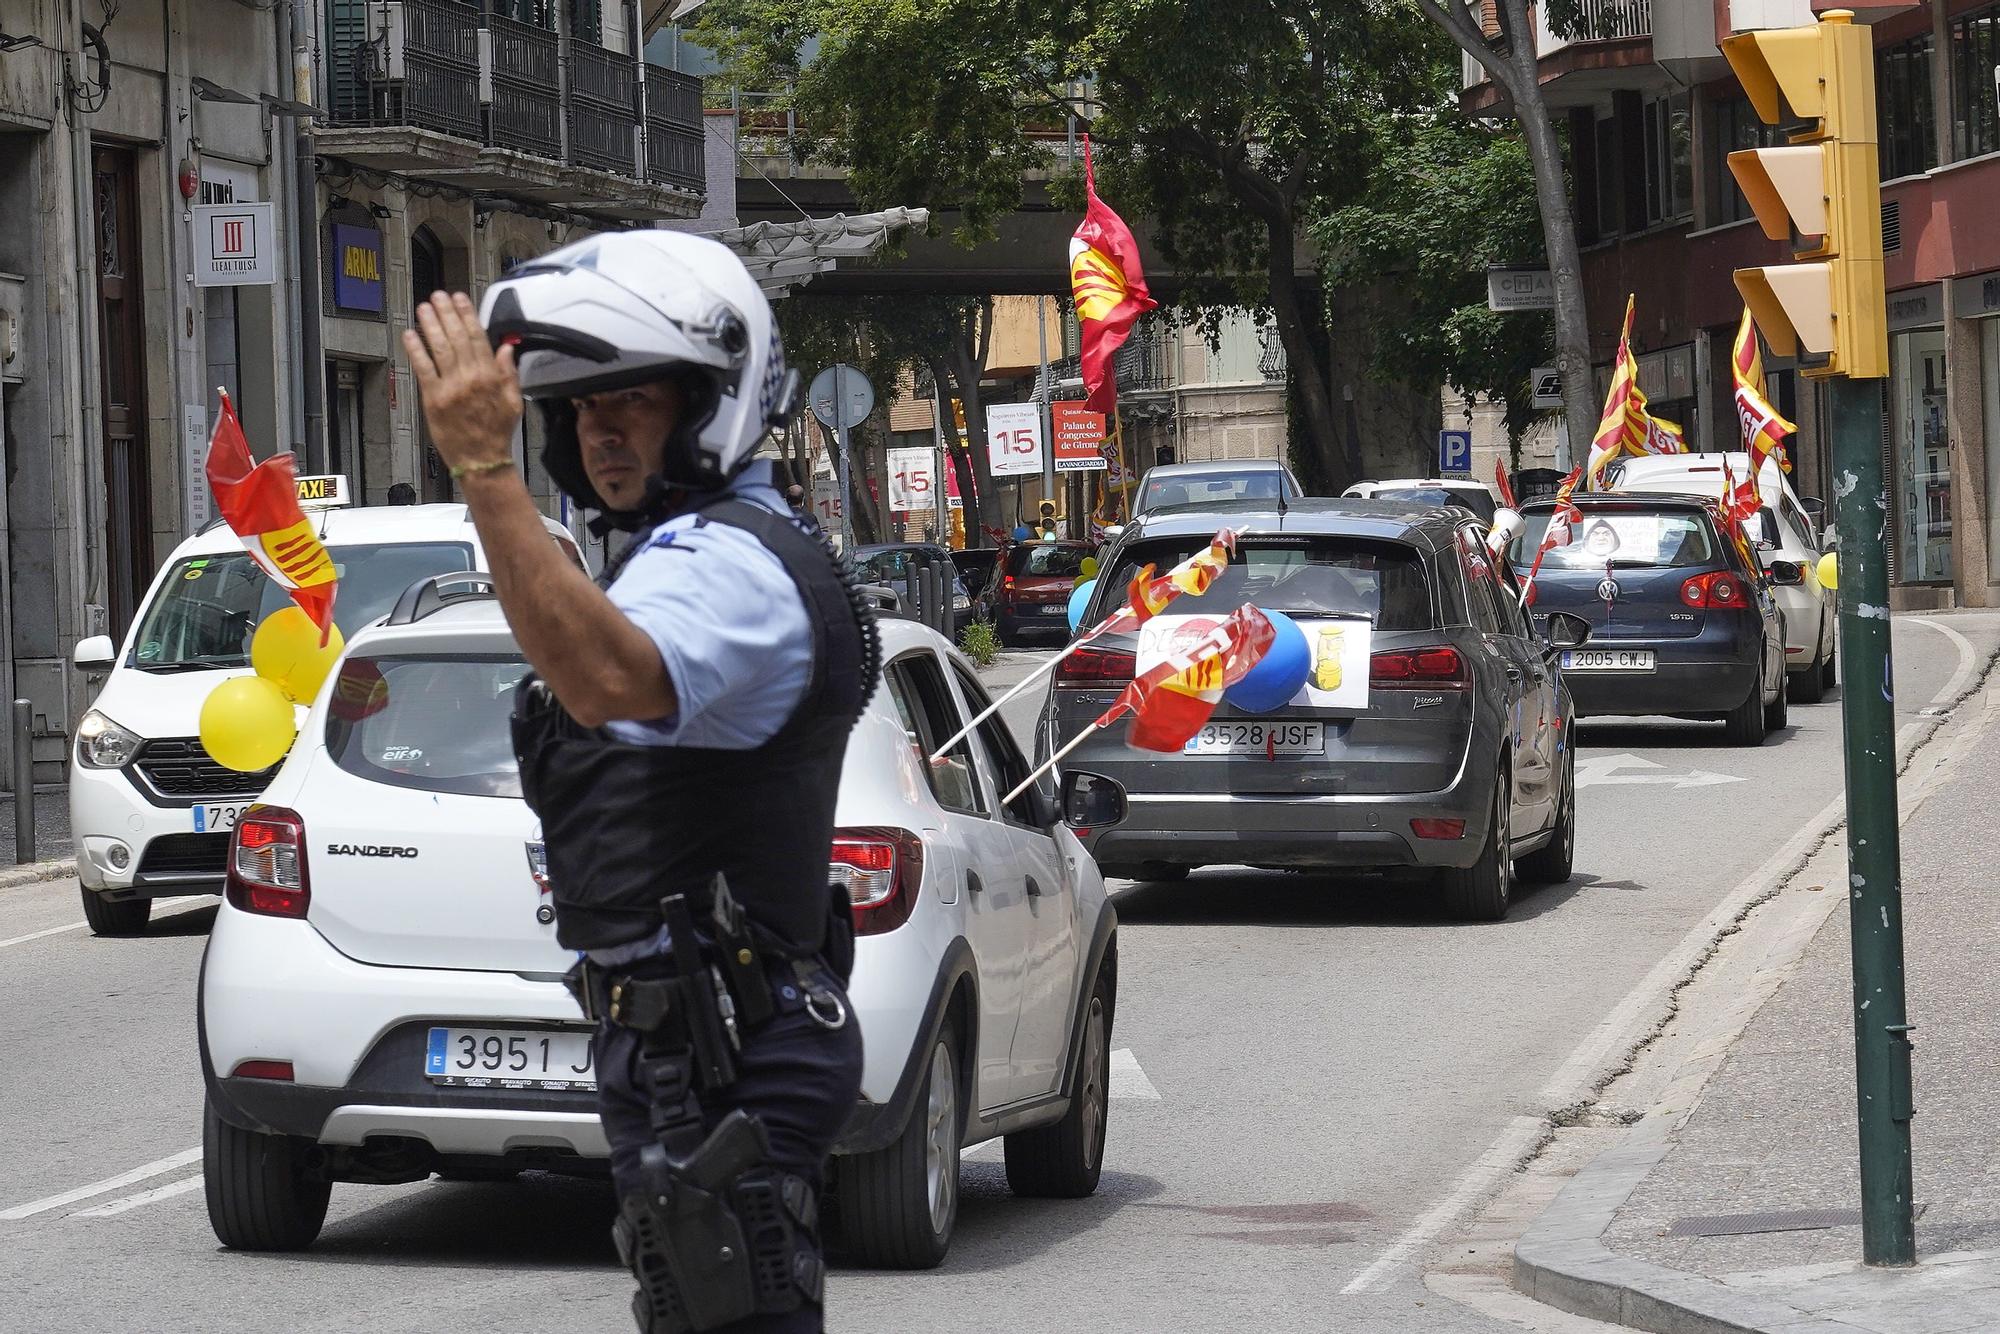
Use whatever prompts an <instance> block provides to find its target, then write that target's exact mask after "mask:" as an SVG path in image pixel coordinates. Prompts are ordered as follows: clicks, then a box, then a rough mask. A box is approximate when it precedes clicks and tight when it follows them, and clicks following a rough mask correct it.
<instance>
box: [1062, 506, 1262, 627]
mask: <svg viewBox="0 0 2000 1334" xmlns="http://www.w3.org/2000/svg"><path fill="white" fill-rule="evenodd" d="M1235 551H1236V530H1235V529H1233V528H1224V529H1221V530H1220V531H1218V532H1217V533H1216V535H1215V536H1214V537H1212V538H1210V539H1209V542H1208V545H1207V546H1205V547H1203V548H1202V549H1201V550H1200V551H1197V552H1195V553H1194V555H1192V556H1189V557H1188V558H1187V559H1186V560H1184V561H1182V562H1181V563H1180V564H1178V565H1176V566H1174V568H1173V569H1171V570H1168V571H1167V572H1166V573H1165V574H1160V575H1156V574H1154V573H1153V567H1152V566H1150V565H1148V566H1146V567H1145V568H1144V569H1142V570H1140V571H1139V573H1138V574H1136V575H1134V576H1133V577H1132V586H1131V587H1130V588H1129V589H1128V590H1126V594H1125V605H1124V606H1122V607H1120V608H1119V609H1118V610H1117V611H1115V612H1112V613H1111V615H1109V616H1107V617H1105V618H1104V620H1103V621H1101V622H1099V623H1098V625H1097V627H1096V628H1095V629H1093V630H1092V631H1091V632H1090V633H1089V634H1088V635H1087V636H1085V638H1088V639H1095V638H1097V637H1098V636H1099V635H1123V634H1130V633H1131V632H1132V631H1134V630H1137V629H1138V628H1139V627H1140V626H1142V625H1144V624H1145V623H1146V622H1147V621H1150V620H1152V619H1153V618H1154V617H1155V616H1158V615H1159V614H1160V613H1161V612H1162V611H1164V610H1165V609H1166V606H1167V604H1168V603H1170V602H1172V601H1173V600H1174V599H1175V598H1177V597H1179V596H1180V595H1181V594H1183V593H1190V594H1193V595H1194V596H1195V597H1200V596H1201V595H1202V594H1203V593H1206V592H1207V591H1208V588H1209V585H1210V584H1213V583H1214V582H1215V579H1216V576H1217V575H1219V574H1221V573H1222V572H1223V570H1224V569H1226V568H1227V567H1228V565H1229V557H1230V556H1231V555H1232V554H1234V552H1235Z"/></svg>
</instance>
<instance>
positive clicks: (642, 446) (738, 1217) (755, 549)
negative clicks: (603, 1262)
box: [404, 231, 880, 1334]
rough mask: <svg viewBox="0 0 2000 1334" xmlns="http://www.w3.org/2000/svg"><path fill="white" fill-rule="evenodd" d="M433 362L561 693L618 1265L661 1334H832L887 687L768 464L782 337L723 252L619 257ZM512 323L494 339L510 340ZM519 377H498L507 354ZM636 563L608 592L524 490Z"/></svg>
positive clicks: (841, 587) (541, 760)
mask: <svg viewBox="0 0 2000 1334" xmlns="http://www.w3.org/2000/svg"><path fill="white" fill-rule="evenodd" d="M417 323H418V326H419V330H420V332H419V331H411V332H408V333H406V334H405V335H404V343H405V347H406V349H407V351H408V353H409V357H410V362H411V366H412V368H413V370H414V372H415V374H416V378H417V383H418V387H419V389H420V391H421V393H422V395H423V401H424V410H425V413H426V415H427V417H428V419H429V422H430V427H431V435H432V439H433V441H434V442H435V444H436V446H437V450H438V452H439V454H440V455H441V456H442V457H443V458H444V460H445V461H446V463H447V464H448V465H449V466H450V469H451V474H452V476H453V477H454V478H456V479H457V480H458V481H459V483H460V485H461V487H462V488H463V491H464V495H465V499H466V502H467V504H468V505H470V506H471V510H472V516H473V520H474V522H475V524H476V525H477V526H478V529H479V535H480V539H481V541H482V543H483V544H484V546H485V549H486V555H487V559H488V562H489V564H490V567H491V572H492V575H493V580H494V585H495V589H496V591H497V592H498V594H499V597H500V601H501V605H502V606H503V607H504V608H505V609H506V612H507V618H508V622H509V624H510V625H511V626H512V627H513V630H514V633H515V636H516V637H517V638H518V639H519V641H520V644H521V648H522V650H523V651H524V652H525V653H526V655H527V658H528V660H529V663H530V664H531V665H532V667H533V669H534V671H533V674H532V675H531V676H530V677H528V678H527V680H525V681H524V682H523V683H522V686H521V689H520V691H519V693H518V695H517V699H516V707H515V719H514V733H515V735H514V741H515V749H516V752H517V754H518V756H519V758H520V761H521V777H522V787H523V792H524V794H525V795H526V797H527V799H528V802H529V804H530V806H532V807H533V809H534V811H535V813H536V814H537V815H538V816H539V817H540V819H541V821H542V825H543V836H544V839H545V843H546V850H547V856H548V871H549V876H550V880H551V885H552V895H553V898H554V903H555V909H556V937H557V939H558V940H559V941H560V942H561V943H562V944H563V945H565V946H567V947H570V948H573V949H575V950H577V951H579V952H580V955H581V958H580V961H579V964H578V966H577V967H576V968H575V969H574V970H572V972H571V974H570V983H571V989H572V991H573V992H575V993H576V994H577V997H578V1001H579V1004H580V1005H582V1007H583V1009H584V1012H585V1014H586V1015H588V1016H590V1017H592V1018H594V1019H598V1020H600V1021H601V1022H600V1024H599V1028H598V1031H597V1035H596V1039H595V1043H594V1055H595V1060H596V1069H597V1079H598V1099H599V1106H600V1110H601V1113H602V1116H603V1120H604V1129H605V1134H606V1137H607V1138H608V1139H609V1141H610V1144H611V1152H612V1159H611V1165H612V1175H613V1180H614V1182H615V1183H616V1186H617V1190H618V1195H619V1211H618V1219H617V1221H616V1223H615V1224H614V1226H613V1236H614V1239H615V1240H616V1242H617V1245H618V1250H619V1254H620V1256H621V1258H622V1259H624V1261H625V1262H626V1263H627V1264H628V1265H629V1266H630V1267H631V1268H632V1270H633V1272H634V1274H635V1275H636V1276H637V1277H638V1280H639V1291H638V1293H637V1295H636V1296H635V1298H634V1301H633V1311H634V1314H635V1315H636V1317H637V1319H638V1323H639V1327H640V1329H641V1330H644V1331H651V1332H653V1334H678V1331H682V1330H712V1329H727V1330H732V1331H793V1330H817V1329H820V1328H821V1323H822V1322H821V1314H820V1310H821V1286H822V1276H823V1265H822V1260H821V1253H820V1245H819V1234H818V1198H819V1193H820V1187H821V1177H822V1173H823V1171H824V1167H825V1160H826V1156H827V1154H828V1152H829V1151H830V1150H831V1148H832V1146H833V1143H834V1140H835V1138H836V1136H837V1135H838V1133H839V1131H840V1128H841V1126H842V1125H843V1123H844V1122H845V1120H846V1117H847V1115H848V1113H849V1112H850V1111H851V1110H852V1108H853V1106H854V1102H855V1099H856V1097H857V1096H858V1094H859V1091H860V1073H861V1036H860V1032H859V1026H858V1024H857V1023H856V1022H854V1021H853V1020H852V1019H851V1018H850V1017H849V1013H848V1009H847V1002H846V994H845V991H844V983H845V981H846V976H847V969H848V967H849V965H850V964H851V962H852V958H853V925H852V918H851V916H850V912H849V907H848V904H847V902H846V900H845V899H844V898H842V897H837V896H834V895H832V894H831V893H830V892H829V889H828V885H827V873H826V867H827V854H828V848H829V846H830V843H831V840H832V832H833V813H834V800H835V795H836V793H837V790H838V786H839V781H840V766H841V759H842V756H843V754H844V753H845V750H846V746H847V737H848V733H849V731H850V730H851V728H852V726H853V724H854V722H855V720H856V719H857V718H858V717H859V715H860V712H861V709H862V707H863V706H864V704H865V703H866V700H867V696H868V694H869V692H870V691H871V690H872V688H873V685H874V681H875V678H876V677H877V676H878V675H879V672H880V662H879V658H880V652H879V646H878V644H877V642H876V639H875V633H874V622H873V620H872V619H871V616H870V613H869V611H868V604H867V602H866V599H865V598H864V597H863V596H862V595H861V594H860V592H859V591H858V588H857V586H856V584H855V582H854V580H853V579H852V578H851V577H850V576H849V575H848V574H847V572H846V571H845V568H844V567H843V566H842V565H841V563H840V562H839V560H838V559H837V558H836V557H835V556H834V554H833V551H832V548H831V547H830V546H828V545H827V544H826V541H825V539H824V537H823V536H821V535H819V534H818V532H817V530H816V529H814V528H812V527H811V526H810V520H809V519H806V518H804V517H803V516H800V515H796V514H794V513H793V512H792V511H791V509H790V507H788V506H787V505H786V503H785V501H784V498H783V497H782V496H781V495H779V493H778V491H777V489H776V487H775V486H774V485H773V479H772V474H771V465H770V464H769V463H762V462H753V461H752V459H751V456H752V454H753V452H754V451H755V450H756V448H757V446H758V444H759V443H760V442H761V441H762V440H763V438H764V437H765V435H766V433H767V432H768V431H770V430H771V429H772V428H773V427H775V426H778V425H781V424H782V423H783V422H784V421H785V420H786V419H787V417H788V416H789V414H790V413H791V412H792V411H793V409H794V406H795V404H796V402H797V400H798V398H799V392H798V376H797V374H796V373H795V372H789V371H787V370H786V368H785V363H784V352H783V349H782V348H781V347H780V345H779V341H778V334H777V330H776V327H775V324H774V322H773V320H772V316H771V309H770V305H769V304H768V302H767V301H766V300H765V298H764V296H763V294H762V293H761V292H760V291H759V290H758V287H757V284H756V283H755V282H754V281H753V280H752V279H751V277H750V275H749V274H748V272H746V271H745V269H744V268H743V265H742V264H741V262H740V261H738V260H737V259H736V257H735V256H734V255H732V254H731V253H730V252H729V251H728V250H727V249H725V248H724V247H722V246H720V245H718V244H716V243H715V242H713V241H708V240H704V239H701V238H698V237H692V236H687V235H683V234H679V233H674V232H664V231H633V232H624V233H618V234H613V235H606V236H600V237H595V238H592V239H590V240H586V241H583V242H580V243H578V244H576V245H572V246H568V247H565V248H564V249H561V250H558V251H556V252H554V253H552V254H550V255H548V256H546V257H545V258H543V259H541V260H539V261H537V262H534V263H531V264H528V265H526V266H524V267H522V268H519V269H516V270H515V271H514V272H513V274H512V275H510V277H509V278H508V279H506V280H505V281H503V282H500V283H497V284H495V285H494V286H493V288H491V289H490V290H489V291H488V293H487V295H486V300H485V303H484V309H483V311H481V312H477V313H475V311H474V308H473V305H472V303H471V301H470V300H469V299H468V298H467V297H465V296H464V295H457V296H446V295H445V294H443V293H439V294H437V295H435V296H433V297H432V298H431V299H430V300H429V301H428V302H426V303H423V304H422V305H420V306H419V307H418V310H417ZM482 326H483V327H482ZM496 348H497V351H496ZM524 395H525V396H526V397H527V398H530V399H533V400H536V402H537V403H538V405H539V407H540V409H541V412H542V415H543V421H544V425H545V427H546V433H547V448H546V450H545V452H544V454H543V459H544V461H545V463H546V464H547V467H548V473H549V476H550V477H551V478H552V479H553V480H554V481H555V483H556V485H557V486H559V487H561V488H562V489H563V490H564V491H565V492H566V493H567V494H568V495H569V496H570V497H571V498H572V499H574V500H575V501H576V502H577V503H579V504H580V505H582V506H583V507H584V508H585V509H587V510H592V511H595V512H596V517H595V518H594V519H593V521H592V522H593V526H594V527H596V528H597V530H598V531H599V533H600V535H602V534H603V533H604V532H605V531H608V530H611V529H620V530H624V531H626V532H629V533H630V534H632V538H631V541H630V543H629V544H628V545H627V546H626V547H625V548H624V549H623V551H622V552H621V553H620V554H619V555H618V557H617V558H615V559H614V561H613V562H612V563H611V565H610V567H609V568H608V569H607V570H606V571H605V574H604V576H603V578H602V579H601V580H600V581H599V585H600V586H593V584H592V582H591V580H590V579H589V577H588V576H587V575H585V574H584V573H583V572H582V571H580V570H578V569H577V568H576V566H575V565H574V564H573V563H572V562H571V561H570V560H569V559H568V558H567V557H566V556H565V555H564V554H563V552H562V550H561V549H560V548H559V547H558V546H557V545H556V544H555V543H552V542H550V541H549V540H548V534H547V531H546V529H544V528H543V526H542V520H541V516H540V514H539V513H538V512H537V510H536V508H535V505H534V502H533V500H532V498H531V497H530V495H529V493H528V490H527V488H526V486H524V485H523V483H522V479H521V478H520V477H519V476H518V475H517V474H516V473H515V471H514V467H513V446H512V439H513V433H514V431H515V429H516V425H517V423H518V421H519V419H520V417H521V413H522V399H523V396H524Z"/></svg>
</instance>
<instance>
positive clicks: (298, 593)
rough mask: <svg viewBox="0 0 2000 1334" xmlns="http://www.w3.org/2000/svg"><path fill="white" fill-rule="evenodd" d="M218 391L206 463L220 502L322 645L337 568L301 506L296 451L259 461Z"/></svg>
mask: <svg viewBox="0 0 2000 1334" xmlns="http://www.w3.org/2000/svg"><path fill="white" fill-rule="evenodd" d="M216 392H217V393H218V394H220V395H221V396H222V411H221V412H220V413H219V414H218V415H217V417H216V419H215V433H214V434H213V435H212V436H210V437H209V442H208V463H207V472H208V484H209V487H210V488H211V489H212V490H213V491H214V492H215V503H216V507H217V508H218V509H220V510H221V511H222V517H223V519H224V520H225V521H226V522H227V523H228V524H229V529H230V531H231V532H233V533H235V534H236V536H237V537H238V538H239V539H240V540H241V541H242V543H243V546H244V548H245V549H246V550H248V551H249V553H250V559H252V560H254V561H256V562H257V564H258V565H259V566H261V567H263V570H264V573H265V574H268V575H270V576H271V578H272V579H273V580H275V581H276V582H277V583H278V584H279V585H280V586H281V587H283V588H284V590H285V591H286V592H288V593H290V594H291V595H292V601H294V602H296V603H298V604H299V607H300V608H301V609H302V610H303V611H304V612H305V614H306V615H307V616H310V617H311V618H312V622H313V624H314V625H317V626H318V627H319V633H320V641H319V642H320V646H321V647H325V645H326V642H327V635H328V633H329V631H331V630H332V628H333V596H334V592H335V590H336V587H337V579H338V573H337V571H336V570H335V569H334V565H333V557H331V556H329V555H328V554H327V551H326V547H325V546H324V545H323V544H322V543H321V542H320V540H319V534H318V533H316V532H314V531H313V526H312V524H311V523H310V522H309V521H308V520H307V519H306V516H305V511H304V510H302V509H300V508H299V491H298V482H297V480H296V472H295V470H294V468H293V465H292V456H291V455H290V454H275V455H273V456H272V457H270V458H268V459H265V460H264V461H263V462H262V463H257V462H255V461H254V460H253V459H252V458H251V457H250V442H249V441H248V440H245V439H244V438H243V424H242V423H241V422H239V421H237V420H236V409H235V408H234V407H232V406H231V405H230V402H229V394H228V393H227V392H226V391H224V390H220V389H218V390H217V391H216Z"/></svg>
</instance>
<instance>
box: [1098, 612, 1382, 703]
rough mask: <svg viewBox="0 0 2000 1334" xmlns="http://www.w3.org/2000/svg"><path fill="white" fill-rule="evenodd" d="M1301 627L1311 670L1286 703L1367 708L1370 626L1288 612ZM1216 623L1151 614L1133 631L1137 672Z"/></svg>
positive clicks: (1188, 643)
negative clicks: (1136, 638) (1151, 616)
mask: <svg viewBox="0 0 2000 1334" xmlns="http://www.w3.org/2000/svg"><path fill="white" fill-rule="evenodd" d="M1294 619H1296V620H1297V621H1298V625H1299V629H1301V630H1303V631H1304V632H1305V636H1306V648H1307V651H1308V652H1309V653H1310V654H1311V655H1312V670H1311V671H1310V672H1308V673H1307V675H1306V683H1305V685H1304V686H1303V687H1302V688H1301V689H1300V690H1299V693H1298V694H1296V695H1294V696H1293V697H1292V698H1291V701H1290V706H1292V707H1297V708H1314V709H1343V710H1351V711H1353V712H1356V713H1360V712H1364V711H1366V709H1367V708H1368V655H1369V652H1370V649H1371V646H1372V644H1373V641H1374V635H1375V628H1374V626H1373V625H1372V624H1371V623H1369V622H1368V621H1367V620H1364V619H1362V618H1359V617H1353V618H1346V617H1325V618H1315V619H1307V618H1304V617H1296V618H1294ZM1219 623H1220V618H1219V617H1216V616H1212V615H1211V616H1155V617H1154V618H1153V619H1152V620H1150V621H1147V622H1146V624H1145V626H1144V627H1143V628H1141V630H1140V631H1139V646H1138V651H1137V652H1138V661H1137V663H1136V664H1135V667H1134V670H1135V672H1136V674H1137V675H1139V676H1144V675H1145V674H1146V672H1147V671H1148V670H1149V669H1151V668H1153V667H1156V666H1158V665H1159V664H1160V663H1162V662H1164V661H1166V659H1167V656H1168V654H1169V653H1170V652H1171V651H1173V650H1174V649H1176V648H1179V649H1181V650H1183V651H1185V650H1186V649H1188V648H1190V647H1191V646H1192V645H1193V644H1195V643H1196V642H1198V641H1199V640H1200V638H1201V637H1202V636H1203V635H1204V634H1206V633H1208V632H1209V631H1211V630H1213V629H1214V628H1215V627H1216V626H1217V625H1218V624H1219Z"/></svg>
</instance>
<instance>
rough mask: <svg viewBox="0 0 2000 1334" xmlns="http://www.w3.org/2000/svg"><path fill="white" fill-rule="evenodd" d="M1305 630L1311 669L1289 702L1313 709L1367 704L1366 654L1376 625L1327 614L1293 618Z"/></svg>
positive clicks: (1361, 619) (1353, 618)
mask: <svg viewBox="0 0 2000 1334" xmlns="http://www.w3.org/2000/svg"><path fill="white" fill-rule="evenodd" d="M1293 619H1294V620H1297V621H1298V623H1299V629H1301V630H1303V631H1305V633H1306V648H1307V651H1308V652H1310V653H1311V654H1312V670H1311V671H1310V672H1308V673H1306V683H1305V685H1304V687H1302V688H1301V689H1300V691H1299V693H1298V694H1296V695H1294V696H1292V701H1291V702H1292V703H1293V704H1294V705H1296V706H1299V707H1304V708H1314V709H1351V710H1354V711H1355V712H1360V711H1362V710H1365V709H1366V708H1367V707H1368V657H1369V653H1370V651H1371V650H1372V648H1373V647H1374V639H1375V626H1374V625H1373V623H1371V622H1369V621H1367V620H1364V619H1363V618H1361V617H1358V616H1357V617H1352V618H1348V617H1330V618H1328V619H1326V620H1305V619H1303V618H1300V617H1294V618H1293Z"/></svg>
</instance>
